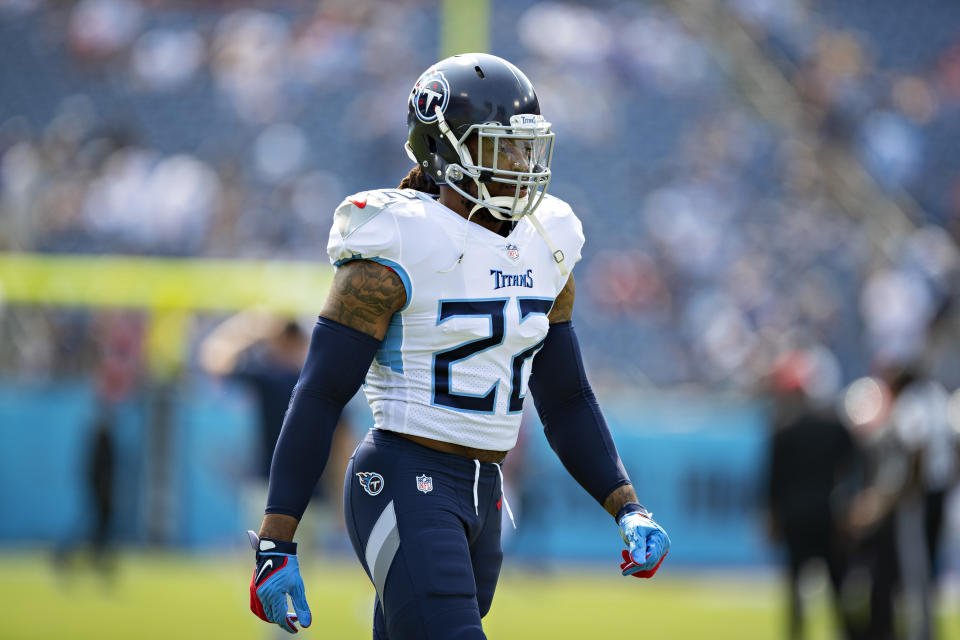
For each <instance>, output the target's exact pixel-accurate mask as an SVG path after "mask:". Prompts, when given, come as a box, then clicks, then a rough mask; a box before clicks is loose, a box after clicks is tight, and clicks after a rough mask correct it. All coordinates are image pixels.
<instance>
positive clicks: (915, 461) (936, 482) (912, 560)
mask: <svg viewBox="0 0 960 640" xmlns="http://www.w3.org/2000/svg"><path fill="white" fill-rule="evenodd" d="M893 378H894V383H893V384H892V388H893V389H894V390H895V392H896V397H895V400H894V403H893V410H892V415H891V420H892V422H893V427H894V429H895V430H896V433H897V437H898V439H899V440H900V442H901V443H902V444H903V447H904V449H905V451H906V452H907V455H908V456H909V458H910V464H911V469H910V473H911V482H910V483H909V484H908V487H907V489H906V490H905V492H904V494H903V496H902V497H901V499H900V503H899V505H898V508H897V542H898V556H899V559H900V566H901V572H902V575H903V597H904V610H905V611H904V613H905V618H906V622H907V623H906V628H907V637H908V638H909V639H910V640H914V639H916V640H929V639H930V638H933V637H934V636H935V632H934V628H933V625H934V621H935V616H934V607H933V605H934V603H935V601H936V579H937V576H938V574H939V562H938V552H939V549H940V541H941V534H942V529H943V512H944V503H945V499H946V496H947V494H948V492H949V490H950V489H951V488H952V487H953V485H954V484H955V483H956V479H957V463H958V460H957V438H956V434H955V433H954V432H953V428H952V426H951V425H950V420H949V410H948V405H949V399H950V395H949V393H948V392H947V390H946V389H945V388H944V387H943V385H942V384H940V383H939V382H938V381H936V380H934V379H932V378H930V377H929V375H927V374H926V373H925V372H924V369H923V367H922V366H920V365H918V364H914V365H909V366H906V367H904V368H903V369H902V370H900V371H898V372H897V374H896V375H895V376H894V377H893Z"/></svg>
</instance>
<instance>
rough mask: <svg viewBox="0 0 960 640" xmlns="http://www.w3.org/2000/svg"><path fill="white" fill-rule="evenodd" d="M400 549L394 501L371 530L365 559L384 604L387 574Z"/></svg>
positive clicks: (384, 510)
mask: <svg viewBox="0 0 960 640" xmlns="http://www.w3.org/2000/svg"><path fill="white" fill-rule="evenodd" d="M399 547H400V532H399V531H397V514H396V512H395V511H394V510H393V500H391V501H390V503H389V504H388V505H387V506H386V507H385V508H384V509H383V512H382V513H381V514H380V517H379V518H377V522H376V523H375V524H374V525H373V529H371V530H370V537H369V538H367V549H366V552H365V553H364V558H365V559H366V561H367V569H369V570H370V578H371V579H372V580H373V586H374V587H375V588H376V590H377V593H378V594H379V595H380V601H381V602H383V585H384V584H385V583H386V581H387V572H389V571H390V565H391V564H392V563H393V557H394V556H395V555H396V554H397V549H398V548H399Z"/></svg>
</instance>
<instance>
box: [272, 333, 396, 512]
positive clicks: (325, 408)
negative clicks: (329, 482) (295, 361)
mask: <svg viewBox="0 0 960 640" xmlns="http://www.w3.org/2000/svg"><path fill="white" fill-rule="evenodd" d="M379 346H380V340H377V339H376V338H374V337H373V336H369V335H367V334H365V333H363V332H361V331H357V330H356V329H352V328H350V327H348V326H346V325H343V324H340V323H339V322H335V321H333V320H330V319H329V318H324V317H321V318H320V319H319V320H318V321H317V324H316V326H314V328H313V336H312V337H311V338H310V350H309V351H308V353H307V359H306V361H305V362H304V364H303V369H302V370H301V372H300V379H299V380H298V381H297V386H295V387H294V388H293V394H292V395H291V396H290V405H289V407H288V408H287V413H286V415H285V416H284V418H283V428H282V429H281V431H280V437H279V439H278V440H277V446H276V448H275V449H274V450H273V461H272V463H271V465H270V488H269V489H268V491H267V510H266V512H267V513H282V514H284V515H288V516H293V517H294V518H297V519H298V520H299V519H300V517H301V516H303V512H304V511H305V510H306V508H307V503H308V502H309V501H310V496H311V494H312V493H313V488H314V486H316V484H317V480H319V478H320V474H321V473H323V468H324V467H325V466H326V464H327V458H328V457H329V456H330V443H331V442H332V440H333V430H334V428H335V427H336V426H337V421H338V420H339V419H340V412H341V411H343V407H344V405H346V404H347V402H349V401H350V398H352V397H353V395H354V394H355V393H356V392H357V389H359V388H360V385H361V384H363V379H364V378H365V377H366V375H367V369H369V368H370V363H371V362H372V361H373V357H374V355H375V354H376V352H377V349H378V348H379Z"/></svg>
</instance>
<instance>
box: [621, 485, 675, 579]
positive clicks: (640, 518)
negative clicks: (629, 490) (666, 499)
mask: <svg viewBox="0 0 960 640" xmlns="http://www.w3.org/2000/svg"><path fill="white" fill-rule="evenodd" d="M651 516H652V514H651V513H650V512H649V511H647V510H646V509H644V508H643V507H642V506H640V505H639V504H637V503H636V502H629V503H627V504H626V505H625V506H624V507H623V508H622V509H620V512H619V513H618V514H617V524H618V525H619V526H620V536H621V537H623V541H624V543H626V545H627V547H629V548H628V549H624V550H623V551H622V556H623V562H622V563H621V564H620V573H621V574H623V575H625V576H633V577H634V578H652V577H653V574H655V573H656V572H657V569H659V568H660V563H662V562H663V559H664V558H666V557H667V553H668V552H669V551H670V536H668V535H667V532H666V531H664V530H663V527H661V526H660V525H658V524H657V523H656V522H654V521H653V518H652V517H651Z"/></svg>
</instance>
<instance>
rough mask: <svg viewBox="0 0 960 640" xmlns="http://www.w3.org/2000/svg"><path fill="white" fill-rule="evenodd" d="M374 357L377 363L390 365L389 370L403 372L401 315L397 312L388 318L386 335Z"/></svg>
mask: <svg viewBox="0 0 960 640" xmlns="http://www.w3.org/2000/svg"><path fill="white" fill-rule="evenodd" d="M374 357H375V358H376V359H377V362H378V363H380V364H382V365H383V366H385V367H390V370H391V371H394V372H396V373H403V316H402V315H400V314H399V313H395V314H393V317H392V318H390V326H389V327H388V328H387V335H385V336H384V337H383V343H382V344H381V345H380V348H379V349H377V353H376V356H374Z"/></svg>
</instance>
